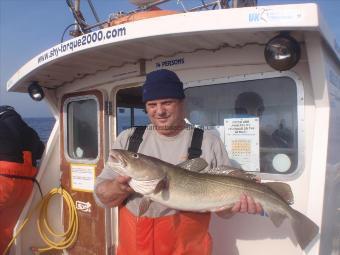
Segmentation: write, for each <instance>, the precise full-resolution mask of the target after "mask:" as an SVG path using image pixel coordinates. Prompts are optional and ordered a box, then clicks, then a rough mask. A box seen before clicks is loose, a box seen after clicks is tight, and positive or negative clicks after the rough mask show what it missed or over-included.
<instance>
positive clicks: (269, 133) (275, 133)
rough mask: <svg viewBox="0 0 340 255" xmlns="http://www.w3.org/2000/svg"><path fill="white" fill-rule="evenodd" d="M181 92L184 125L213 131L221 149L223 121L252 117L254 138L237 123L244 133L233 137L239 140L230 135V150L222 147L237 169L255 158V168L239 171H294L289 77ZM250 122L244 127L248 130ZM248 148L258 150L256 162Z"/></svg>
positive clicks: (293, 101)
mask: <svg viewBox="0 0 340 255" xmlns="http://www.w3.org/2000/svg"><path fill="white" fill-rule="evenodd" d="M185 94H186V98H187V99H186V109H187V120H188V122H190V123H192V124H195V125H199V126H202V127H204V128H206V129H210V130H214V131H215V132H216V134H217V135H219V136H220V137H221V138H222V140H223V141H224V142H225V144H226V145H227V144H228V141H226V140H225V139H230V136H229V134H230V133H227V132H226V131H225V129H226V127H227V126H226V122H225V120H234V121H235V120H242V119H243V120H244V118H253V120H255V122H253V123H255V124H256V121H257V120H258V122H259V124H258V128H255V130H256V132H257V134H255V135H254V132H252V131H249V130H247V128H244V127H242V126H241V125H240V126H238V127H239V128H241V129H242V131H244V135H243V136H239V137H241V140H237V139H236V136H237V134H236V133H232V139H234V138H235V143H233V146H229V147H232V148H228V146H227V151H228V154H229V157H230V158H231V159H232V162H233V163H234V165H235V166H238V167H242V164H244V162H247V161H252V160H255V161H256V160H257V161H258V163H257V165H258V166H259V168H258V169H245V170H248V171H260V172H263V173H271V174H289V173H292V172H294V171H295V170H296V169H297V165H298V107H297V105H298V103H297V85H296V83H295V81H294V80H293V79H292V78H290V77H275V78H266V79H258V80H246V81H238V82H230V83H223V84H211V85H206V86H197V87H190V88H187V89H186V90H185ZM255 124H250V125H249V128H253V126H256V125H257V124H256V125H255ZM252 125H253V126H252ZM233 132H234V131H233ZM247 135H248V137H249V138H247ZM227 136H228V138H227ZM252 137H253V138H254V137H256V138H257V140H256V139H253V138H252ZM257 141H258V142H257ZM233 142H234V141H233ZM256 142H257V143H258V144H257V147H256V146H255V147H252V145H253V144H252V143H256ZM229 145H230V143H229ZM234 145H235V146H234ZM251 148H258V149H257V158H256V157H255V158H252V153H253V151H252V149H251ZM255 154H256V153H255ZM242 157H243V158H242ZM247 157H248V158H247ZM242 160H243V161H242ZM248 163H249V162H248ZM250 165H251V164H250ZM253 165H256V164H253ZM242 168H243V169H244V167H242Z"/></svg>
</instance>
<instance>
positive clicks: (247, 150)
mask: <svg viewBox="0 0 340 255" xmlns="http://www.w3.org/2000/svg"><path fill="white" fill-rule="evenodd" d="M224 143H225V145H226V147H227V151H228V155H229V158H230V159H231V160H232V161H236V162H237V164H238V165H240V166H241V168H242V169H243V170H245V171H260V157H259V118H257V117H255V118H230V119H224Z"/></svg>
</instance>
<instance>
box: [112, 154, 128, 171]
mask: <svg viewBox="0 0 340 255" xmlns="http://www.w3.org/2000/svg"><path fill="white" fill-rule="evenodd" d="M110 165H111V166H114V167H117V168H119V169H123V168H124V167H126V166H127V161H126V160H125V159H124V157H123V155H122V154H120V153H118V152H116V151H111V153H110Z"/></svg>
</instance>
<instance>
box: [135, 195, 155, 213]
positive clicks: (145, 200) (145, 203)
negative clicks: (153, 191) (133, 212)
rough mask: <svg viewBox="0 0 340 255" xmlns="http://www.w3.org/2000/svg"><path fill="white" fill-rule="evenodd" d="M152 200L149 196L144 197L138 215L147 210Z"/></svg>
mask: <svg viewBox="0 0 340 255" xmlns="http://www.w3.org/2000/svg"><path fill="white" fill-rule="evenodd" d="M151 202H152V200H151V199H149V198H147V197H143V198H142V201H141V202H140V204H139V209H138V216H139V217H140V216H143V215H144V214H145V213H146V211H147V210H148V209H149V207H150V204H151Z"/></svg>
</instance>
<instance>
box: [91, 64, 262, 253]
mask: <svg viewBox="0 0 340 255" xmlns="http://www.w3.org/2000/svg"><path fill="white" fill-rule="evenodd" d="M184 98H185V95H184V91H183V83H182V82H181V81H180V80H179V78H178V77H177V75H176V74H175V73H174V72H172V71H169V70H165V69H162V70H157V71H154V72H151V73H149V74H148V75H147V77H146V81H145V83H144V85H143V102H144V103H145V109H146V112H147V114H148V117H149V118H150V121H151V124H150V125H149V126H148V127H147V128H146V130H145V131H144V133H143V134H142V139H143V140H142V141H141V142H140V144H139V145H138V146H137V147H138V148H137V151H138V152H140V153H143V154H145V155H148V156H153V157H156V158H159V159H161V160H163V161H166V162H169V163H171V164H178V163H181V162H183V161H185V160H186V159H188V157H189V158H193V155H192V154H193V153H192V152H197V151H201V153H198V154H196V155H194V157H195V156H196V157H197V156H201V157H202V158H204V159H205V160H206V161H207V162H208V167H209V168H212V167H217V166H219V165H228V164H229V159H228V155H227V152H226V150H225V147H224V145H223V143H222V141H221V140H220V139H219V138H218V137H217V136H216V135H214V134H212V133H211V132H209V131H204V133H203V136H201V139H199V138H197V137H199V135H194V137H195V138H193V134H194V133H195V131H193V128H192V127H191V126H189V125H187V124H186V123H185V121H184V117H185V116H184V115H185V110H184ZM135 130H137V129H129V130H126V131H124V132H123V133H121V134H120V135H119V136H118V138H117V140H116V141H115V143H114V145H113V148H114V149H131V148H132V147H133V146H129V145H130V144H131V143H135V141H136V139H134V138H136V137H135V134H136V131H135ZM137 140H138V139H137ZM197 141H199V142H197ZM197 144H201V146H200V148H197ZM193 145H196V147H195V146H193ZM189 147H190V148H191V150H188V148H189ZM193 147H194V148H193ZM134 150H135V151H136V148H135V149H134ZM129 180H130V179H129V177H126V176H117V175H116V174H115V173H114V172H113V171H112V170H110V169H108V168H104V170H103V171H102V173H101V174H100V175H99V176H98V178H97V181H96V187H95V198H96V200H97V202H98V204H100V205H101V206H104V207H114V206H119V244H118V250H117V254H118V255H130V254H131V255H135V254H138V255H144V254H145V255H153V254H155V255H170V254H171V255H173V254H175V255H177V254H193V255H208V254H211V240H210V235H209V233H208V227H209V222H210V213H193V212H182V211H177V210H174V209H171V208H167V207H165V206H163V205H161V204H159V203H156V202H153V203H151V205H150V207H149V209H148V210H147V211H146V213H145V214H144V216H143V217H138V216H137V215H138V210H139V206H140V202H141V196H140V195H139V194H137V193H135V192H134V191H133V190H132V188H131V187H130V186H129V185H128V182H129ZM235 212H249V213H260V212H262V208H261V205H259V204H256V203H254V201H253V199H252V198H250V197H246V196H244V197H242V198H240V202H238V203H237V204H235V206H234V207H233V208H232V210H231V213H235Z"/></svg>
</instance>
